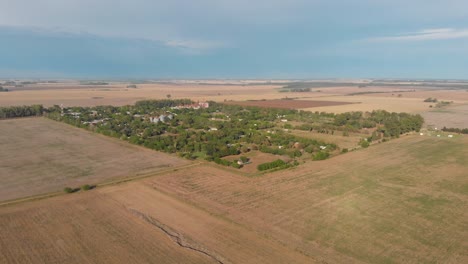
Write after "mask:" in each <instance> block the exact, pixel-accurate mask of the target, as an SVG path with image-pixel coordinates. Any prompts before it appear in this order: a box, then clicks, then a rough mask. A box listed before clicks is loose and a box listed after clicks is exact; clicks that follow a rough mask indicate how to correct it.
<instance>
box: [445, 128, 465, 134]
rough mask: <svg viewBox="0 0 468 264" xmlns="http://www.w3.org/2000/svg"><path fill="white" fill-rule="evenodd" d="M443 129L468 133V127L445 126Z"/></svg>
mask: <svg viewBox="0 0 468 264" xmlns="http://www.w3.org/2000/svg"><path fill="white" fill-rule="evenodd" d="M442 131H445V132H453V133H458V134H468V128H455V127H450V128H447V127H444V128H442Z"/></svg>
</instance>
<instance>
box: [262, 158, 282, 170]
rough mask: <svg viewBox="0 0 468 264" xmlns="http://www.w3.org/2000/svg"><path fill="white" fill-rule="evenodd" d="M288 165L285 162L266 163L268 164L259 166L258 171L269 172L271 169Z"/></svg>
mask: <svg viewBox="0 0 468 264" xmlns="http://www.w3.org/2000/svg"><path fill="white" fill-rule="evenodd" d="M287 165H288V164H287V163H286V162H284V161H283V160H280V159H278V160H275V161H272V162H266V163H262V164H259V165H258V166H257V169H258V170H259V171H264V170H269V169H274V168H278V167H287Z"/></svg>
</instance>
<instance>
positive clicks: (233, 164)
mask: <svg viewBox="0 0 468 264" xmlns="http://www.w3.org/2000/svg"><path fill="white" fill-rule="evenodd" d="M214 162H215V163H216V164H220V165H224V166H228V167H229V166H230V167H233V168H236V169H240V168H242V165H240V164H238V163H237V160H234V161H229V160H225V159H220V158H215V159H214Z"/></svg>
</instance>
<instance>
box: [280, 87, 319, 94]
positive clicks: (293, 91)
mask: <svg viewBox="0 0 468 264" xmlns="http://www.w3.org/2000/svg"><path fill="white" fill-rule="evenodd" d="M311 90H312V89H311V88H310V87H304V88H300V87H297V88H282V89H281V90H280V92H281V93H286V92H290V93H305V92H310V91H311Z"/></svg>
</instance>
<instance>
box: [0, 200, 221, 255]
mask: <svg viewBox="0 0 468 264" xmlns="http://www.w3.org/2000/svg"><path fill="white" fill-rule="evenodd" d="M0 211H1V212H0V232H1V234H2V236H1V237H0V262H1V263H22V264H23V263H24V264H28V263H214V262H213V260H212V259H211V258H210V257H209V256H206V255H204V254H200V253H198V252H195V251H193V250H189V249H187V248H184V247H181V246H179V245H178V244H177V243H176V242H174V241H172V239H171V237H169V236H168V235H166V234H165V233H164V232H163V231H162V230H160V229H159V228H157V227H154V226H152V225H151V224H148V223H146V222H145V221H142V220H141V219H140V218H138V217H136V216H135V215H134V214H133V213H132V211H130V210H128V209H126V208H124V207H122V204H120V203H118V202H116V201H114V200H113V199H112V198H111V197H108V196H106V195H101V194H98V193H97V192H93V193H91V192H89V193H79V194H78V193H77V194H74V195H70V196H67V197H65V198H64V197H56V198H52V199H51V200H47V201H46V200H42V201H38V202H33V203H31V204H27V205H25V204H23V205H20V206H18V207H6V208H1V209H0Z"/></svg>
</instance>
